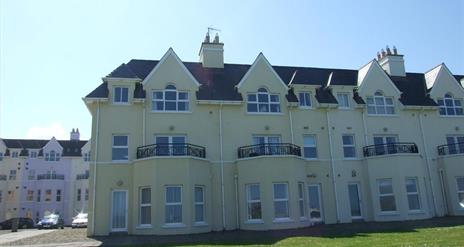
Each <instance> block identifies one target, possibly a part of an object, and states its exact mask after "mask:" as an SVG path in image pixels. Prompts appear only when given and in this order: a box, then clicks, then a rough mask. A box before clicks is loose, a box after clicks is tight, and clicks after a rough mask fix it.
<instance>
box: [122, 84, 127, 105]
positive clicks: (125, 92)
mask: <svg viewBox="0 0 464 247" xmlns="http://www.w3.org/2000/svg"><path fill="white" fill-rule="evenodd" d="M128 98H129V89H128V88H126V87H125V88H122V102H128Z"/></svg>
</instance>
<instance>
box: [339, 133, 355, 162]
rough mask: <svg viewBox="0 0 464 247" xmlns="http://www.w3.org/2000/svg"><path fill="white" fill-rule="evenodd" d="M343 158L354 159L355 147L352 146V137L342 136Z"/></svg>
mask: <svg viewBox="0 0 464 247" xmlns="http://www.w3.org/2000/svg"><path fill="white" fill-rule="evenodd" d="M342 142H343V157H345V158H356V147H355V145H354V135H342Z"/></svg>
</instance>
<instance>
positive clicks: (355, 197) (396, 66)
mask: <svg viewBox="0 0 464 247" xmlns="http://www.w3.org/2000/svg"><path fill="white" fill-rule="evenodd" d="M223 52H224V44H223V43H221V42H220V41H219V37H218V36H217V35H216V37H215V38H214V39H213V40H212V41H211V40H210V37H209V36H208V35H207V36H206V38H205V41H204V42H202V44H201V47H200V51H199V62H184V61H182V60H181V59H180V58H179V57H178V56H177V54H176V53H175V52H174V51H173V49H169V50H168V51H167V52H166V54H165V55H164V56H163V57H162V58H161V59H160V60H130V61H129V62H128V63H123V64H121V65H120V66H119V67H117V68H116V69H115V70H114V71H112V72H111V73H110V74H108V75H107V76H105V77H104V78H103V82H102V83H101V84H100V85H99V86H98V87H97V88H96V89H95V90H93V91H92V92H90V93H89V94H88V95H87V96H86V97H85V98H84V101H85V104H86V106H87V108H88V109H89V111H90V112H91V115H92V141H91V142H92V143H91V150H92V162H91V165H90V185H91V186H90V188H91V192H90V198H89V228H88V234H89V235H108V234H110V233H112V232H127V233H129V234H161V235H162V234H186V233H200V232H209V231H218V230H232V229H246V230H269V229H284V228H297V227H307V226H311V225H314V224H321V223H326V224H332V223H337V222H353V221H396V220H413V219H425V218H430V217H433V216H442V215H464V115H463V107H462V104H463V99H464V89H463V84H464V80H463V78H464V76H459V75H453V74H452V73H451V72H450V71H449V69H448V68H447V67H446V65H445V64H440V65H438V66H436V67H435V68H433V69H431V70H429V71H427V72H425V73H407V72H406V70H405V64H404V56H403V55H401V54H399V53H398V51H397V49H396V48H393V49H390V48H388V47H387V49H386V50H382V51H381V53H379V54H378V55H377V57H376V59H374V60H372V61H369V62H368V63H367V64H365V65H363V66H361V68H360V69H359V70H349V69H331V68H310V67H290V66H274V65H271V64H270V63H269V61H268V60H267V59H266V58H265V56H264V55H263V54H259V55H258V56H257V58H256V59H255V61H254V62H253V64H251V65H243V64H226V63H224V58H223Z"/></svg>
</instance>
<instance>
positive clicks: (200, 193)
mask: <svg viewBox="0 0 464 247" xmlns="http://www.w3.org/2000/svg"><path fill="white" fill-rule="evenodd" d="M195 222H205V193H204V187H203V186H195Z"/></svg>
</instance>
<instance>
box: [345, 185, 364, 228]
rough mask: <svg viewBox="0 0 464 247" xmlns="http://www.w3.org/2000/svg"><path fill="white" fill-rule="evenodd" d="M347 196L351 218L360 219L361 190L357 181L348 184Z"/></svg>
mask: <svg viewBox="0 0 464 247" xmlns="http://www.w3.org/2000/svg"><path fill="white" fill-rule="evenodd" d="M348 196H349V198H350V209H351V218H352V219H353V220H359V219H362V218H363V216H362V208H361V190H360V186H359V184H358V183H349V184H348Z"/></svg>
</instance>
